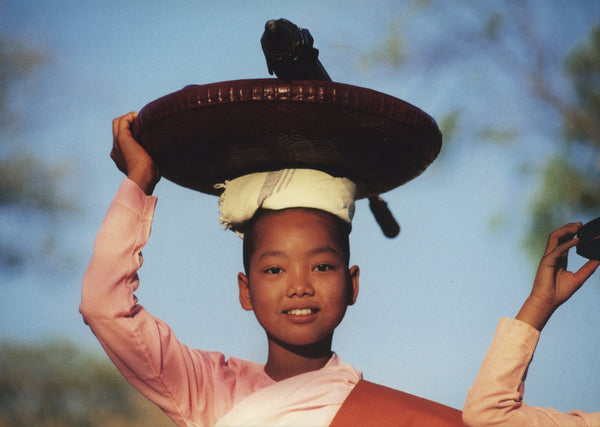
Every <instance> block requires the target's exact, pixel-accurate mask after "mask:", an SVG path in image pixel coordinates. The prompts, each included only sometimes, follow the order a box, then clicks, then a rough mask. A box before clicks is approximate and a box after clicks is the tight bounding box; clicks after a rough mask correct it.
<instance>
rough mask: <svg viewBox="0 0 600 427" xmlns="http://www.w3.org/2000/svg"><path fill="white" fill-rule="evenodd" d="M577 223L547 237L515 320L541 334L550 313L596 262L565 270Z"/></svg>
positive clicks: (578, 227)
mask: <svg viewBox="0 0 600 427" xmlns="http://www.w3.org/2000/svg"><path fill="white" fill-rule="evenodd" d="M581 227H582V224H581V223H580V222H578V223H571V224H567V225H564V226H563V227H561V228H559V229H558V230H556V231H554V232H552V234H550V238H549V239H548V245H547V246H546V251H545V252H544V256H543V257H542V260H541V262H540V266H539V268H538V271H537V274H536V277H535V280H534V282H533V289H532V290H531V294H530V295H529V297H528V298H527V300H526V301H525V303H524V304H523V307H522V308H521V310H520V311H519V314H518V315H517V317H516V319H518V320H522V321H524V322H526V323H529V324H530V325H531V326H533V327H534V328H536V329H537V330H539V331H541V330H542V328H543V327H544V325H545V324H546V322H547V321H548V319H549V318H550V316H551V315H552V313H554V311H555V310H556V309H557V308H558V307H559V306H560V305H561V304H562V303H564V302H565V301H566V300H568V299H569V298H570V297H571V296H572V295H573V294H574V293H575V292H576V291H577V290H578V289H579V288H580V287H581V286H582V285H583V284H584V283H585V281H586V280H587V279H588V278H589V277H590V276H591V275H592V274H593V273H594V271H595V270H596V268H598V266H599V265H600V261H593V260H590V261H588V262H587V263H585V264H584V265H583V266H582V267H581V268H580V269H579V270H578V271H576V272H574V273H573V272H570V271H568V270H567V259H568V254H569V249H571V248H572V247H574V246H575V245H577V243H578V242H579V239H578V238H576V237H575V235H576V234H577V232H578V231H579V229H580V228H581Z"/></svg>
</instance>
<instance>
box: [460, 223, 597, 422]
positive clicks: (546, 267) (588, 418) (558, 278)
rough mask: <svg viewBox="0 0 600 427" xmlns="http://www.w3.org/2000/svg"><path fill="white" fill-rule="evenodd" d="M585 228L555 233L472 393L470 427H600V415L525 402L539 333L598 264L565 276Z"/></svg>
mask: <svg viewBox="0 0 600 427" xmlns="http://www.w3.org/2000/svg"><path fill="white" fill-rule="evenodd" d="M580 228H581V223H572V224H567V225H565V226H563V227H561V228H559V229H558V230H556V231H554V232H553V233H552V234H551V235H550V238H549V239H548V245H547V247H546V250H545V252H544V256H543V258H542V260H541V262H540V265H539V268H538V271H537V274H536V277H535V280H534V284H533V288H532V290H531V293H530V295H529V297H528V298H527V299H526V300H525V303H524V304H523V306H522V307H521V310H520V311H519V313H518V314H517V316H516V318H515V319H508V318H502V319H501V320H500V322H499V324H498V329H497V330H496V335H495V336H494V339H493V341H492V344H491V346H490V348H489V349H488V352H487V354H486V356H485V358H484V360H483V363H482V365H481V369H480V371H479V374H478V375H477V379H476V380H475V383H474V384H473V387H471V389H470V390H469V392H468V394H467V398H466V401H465V407H464V409H463V420H464V422H465V424H466V425H467V426H488V425H505V426H512V425H529V426H554V425H555V426H561V425H583V426H588V425H600V412H596V413H592V414H590V413H585V412H582V411H572V412H570V413H568V414H565V413H563V412H560V411H558V410H555V409H551V408H544V409H542V408H536V407H531V406H528V405H527V404H525V403H524V402H523V390H524V380H525V374H526V372H527V368H528V366H529V363H530V362H531V358H532V357H533V352H534V350H535V347H536V345H537V342H538V339H539V335H540V331H541V330H542V329H543V327H544V325H545V324H546V322H547V321H548V319H549V318H550V316H552V313H554V311H555V310H556V309H557V308H558V307H560V305H561V304H563V303H564V302H565V301H567V300H568V299H569V298H570V297H571V296H572V295H573V294H574V293H575V292H576V291H577V290H578V289H579V288H580V287H581V286H582V285H583V284H584V283H585V281H586V280H587V279H588V278H589V277H590V276H591V275H592V274H593V273H594V271H595V270H596V269H597V268H598V265H600V262H598V261H588V262H586V263H585V264H584V265H583V266H582V267H581V268H580V269H579V270H577V271H576V272H571V271H568V270H567V258H568V253H569V249H571V248H572V247H574V246H575V245H576V244H577V242H578V239H577V238H576V237H574V236H575V235H576V234H577V231H578V230H579V229H580Z"/></svg>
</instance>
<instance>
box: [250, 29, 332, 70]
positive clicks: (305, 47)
mask: <svg viewBox="0 0 600 427" xmlns="http://www.w3.org/2000/svg"><path fill="white" fill-rule="evenodd" d="M313 43H314V40H313V37H312V36H311V34H310V32H309V31H308V30H307V29H306V28H300V27H298V26H297V25H295V24H293V23H292V22H290V21H288V20H287V19H283V18H281V19H277V20H274V19H270V20H269V21H267V23H266V24H265V32H264V33H263V35H262V37H261V39H260V44H261V46H262V49H263V53H264V54H265V59H266V60H267V68H268V70H269V74H271V75H272V74H273V73H275V75H276V76H277V77H278V78H280V79H282V80H326V81H331V78H330V77H329V75H328V74H327V71H325V68H323V65H321V62H320V61H319V59H318V56H319V50H318V49H315V48H314V47H313Z"/></svg>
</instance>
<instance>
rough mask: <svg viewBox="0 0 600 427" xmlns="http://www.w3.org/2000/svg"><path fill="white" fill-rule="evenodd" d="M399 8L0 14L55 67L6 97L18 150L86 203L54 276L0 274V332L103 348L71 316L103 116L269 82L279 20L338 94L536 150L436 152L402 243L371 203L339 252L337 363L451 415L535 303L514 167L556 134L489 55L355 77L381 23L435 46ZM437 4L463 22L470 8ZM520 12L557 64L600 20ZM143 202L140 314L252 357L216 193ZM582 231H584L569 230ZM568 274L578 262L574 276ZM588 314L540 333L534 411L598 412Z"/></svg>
mask: <svg viewBox="0 0 600 427" xmlns="http://www.w3.org/2000/svg"><path fill="white" fill-rule="evenodd" d="M410 4H411V2H407V1H405V2H398V1H371V2H361V1H331V2H318V1H302V0H299V1H294V2H281V1H258V2H243V1H203V2H200V1H195V2H194V1H181V2H170V3H169V2H164V1H128V2H117V1H104V2H92V1H66V0H59V1H53V2H39V1H38V2H34V1H27V0H24V1H23V0H21V1H16V0H15V1H0V26H2V28H3V31H4V34H6V35H8V36H11V37H14V38H19V39H22V40H24V41H25V42H27V43H29V44H32V45H33V46H38V47H40V48H41V49H43V50H44V51H46V52H47V54H48V56H49V57H50V58H51V60H50V62H49V63H48V64H47V65H46V66H45V68H44V69H43V71H42V72H40V73H38V74H36V76H35V78H34V80H33V81H31V82H29V83H28V84H27V86H26V87H25V88H23V92H22V93H20V94H19V96H18V97H17V98H16V99H15V107H16V108H18V109H20V110H21V112H23V113H24V114H25V117H26V120H25V123H26V125H25V126H24V131H23V133H22V134H21V136H20V137H22V138H23V140H24V141H27V143H28V146H29V147H32V149H33V150H34V151H35V152H36V153H38V154H39V155H40V156H41V157H42V158H44V159H46V160H47V162H48V164H50V165H52V164H57V163H60V164H62V163H66V164H68V165H69V166H70V168H71V173H70V174H69V175H68V176H67V178H66V179H65V181H64V194H65V195H66V196H67V197H70V198H73V199H74V200H77V202H78V204H79V205H80V209H79V210H78V211H77V212H75V213H74V214H72V215H70V216H69V217H66V218H60V220H59V222H58V224H57V225H56V227H55V230H54V231H55V233H56V235H57V237H56V246H57V252H58V253H59V255H60V256H59V258H61V259H62V258H65V259H68V260H69V262H68V263H66V264H67V265H66V266H65V267H61V269H60V272H59V273H56V272H54V273H53V274H47V273H45V272H44V269H43V268H42V267H39V266H38V264H42V265H43V264H44V260H39V261H34V262H33V263H32V265H31V267H30V268H28V269H27V270H24V271H20V272H13V273H6V272H5V273H2V274H1V275H0V280H1V281H2V286H0V319H1V320H2V321H1V322H0V337H7V338H19V339H26V340H33V339H40V338H44V339H51V338H52V337H56V336H65V337H68V338H70V339H72V340H74V341H75V342H77V343H80V344H81V345H83V346H86V347H88V348H90V349H93V350H95V351H99V352H100V351H101V349H100V346H99V345H98V344H97V343H96V341H95V339H94V337H93V335H92V334H91V332H90V331H89V330H88V329H87V327H86V326H85V325H83V322H82V321H81V316H80V315H79V314H78V311H77V307H78V304H79V296H80V290H79V289H80V281H81V277H82V275H83V271H84V269H85V266H86V265H87V262H88V261H89V258H90V256H91V251H92V245H93V240H94V236H95V233H96V231H97V229H98V227H99V225H100V223H101V221H102V218H103V217H104V214H105V212H106V209H107V207H108V205H109V203H110V201H111V199H112V196H113V194H114V192H115V191H116V189H117V187H118V185H119V183H120V181H121V179H122V176H121V175H120V174H119V172H118V171H117V169H116V168H115V167H114V166H113V164H112V162H111V160H110V158H109V152H110V145H111V120H112V119H113V118H114V117H116V116H118V115H120V114H122V113H125V112H128V111H130V110H139V109H141V108H142V107H143V106H144V105H146V104H147V103H148V102H151V101H152V100H154V99H156V98H158V97H160V96H163V95H165V94H167V93H171V92H174V91H176V90H178V89H180V88H182V87H184V86H186V85H188V84H203V83H212V82H216V81H224V80H234V79H246V78H264V77H269V75H268V73H267V69H266V65H265V61H264V57H263V55H262V51H261V50H260V43H259V40H260V36H261V34H262V30H263V25H264V22H265V21H266V20H268V19H270V18H280V17H285V18H287V19H289V20H291V21H293V22H295V23H297V24H298V25H301V26H304V27H307V28H309V29H310V31H311V33H312V35H313V36H314V38H315V45H316V47H317V48H318V49H319V50H320V59H321V61H322V63H323V65H324V66H325V68H326V69H327V71H328V72H329V74H330V76H331V77H332V78H333V80H335V81H339V82H343V83H348V84H354V85H357V86H364V87H368V88H371V89H375V90H379V91H382V92H385V93H389V94H391V95H393V96H396V97H399V98H402V99H404V100H406V101H408V102H411V103H413V104H415V105H417V106H419V107H421V108H422V109H424V110H425V111H427V112H428V113H429V114H431V115H432V116H433V117H435V118H440V117H441V116H442V115H443V114H445V113H447V112H448V111H450V110H452V109H453V108H456V107H457V106H458V107H461V108H464V109H465V111H468V113H469V116H468V117H469V121H468V122H466V123H463V124H462V127H463V129H462V133H461V135H462V137H463V138H465V139H466V138H471V139H473V138H475V136H474V135H473V134H472V132H471V133H470V132H469V129H470V125H472V126H473V128H474V127H476V125H477V124H479V123H481V122H485V121H490V122H492V123H498V124H503V123H516V126H517V127H518V128H519V130H520V131H521V132H522V134H523V135H525V137H526V138H527V139H528V140H529V141H530V143H529V144H527V145H525V146H519V147H513V148H509V149H506V148H503V147H496V146H493V145H489V144H484V143H478V141H477V140H476V139H474V140H473V141H471V143H470V144H448V145H447V146H444V148H443V156H444V158H445V160H444V161H445V162H446V163H445V164H444V166H443V167H442V166H438V165H436V164H434V165H433V166H432V167H430V168H429V169H428V170H427V171H426V172H425V173H424V174H423V175H422V176H420V177H419V178H417V179H416V180H414V181H411V182H410V183H408V184H406V185H404V186H402V187H400V188H398V189H396V190H393V191H391V192H389V193H388V194H385V195H384V198H385V200H386V201H387V202H388V204H389V206H390V207H391V209H392V211H393V212H394V214H395V216H396V217H397V219H398V220H399V222H400V224H401V226H402V232H401V235H400V236H399V237H398V238H396V239H393V240H388V239H386V238H385V237H383V235H382V234H381V232H380V231H379V229H378V227H377V225H376V224H375V222H374V220H373V218H372V216H371V214H370V212H369V210H368V207H367V204H366V202H364V201H362V202H359V203H358V206H357V214H356V216H355V222H354V229H353V232H352V235H351V245H352V262H353V263H356V264H358V265H360V267H361V276H360V281H361V290H360V294H359V298H358V302H357V304H356V305H355V306H353V307H351V308H350V310H349V311H348V314H347V316H346V319H345V320H344V322H343V324H342V325H341V326H340V328H339V329H338V331H337V332H336V336H335V338H334V350H335V351H336V352H338V354H339V355H340V356H341V357H342V359H343V360H344V361H346V362H348V363H351V364H353V365H354V366H355V367H356V368H358V369H361V370H363V372H364V374H365V377H366V378H367V379H370V380H372V381H376V382H379V383H383V384H385V385H388V386H390V387H394V388H398V389H401V390H403V391H406V392H409V393H413V394H417V395H420V396H423V397H426V398H429V399H432V400H436V401H439V402H442V403H445V404H448V405H451V406H454V407H457V408H461V407H462V404H463V401H464V397H465V394H466V392H467V390H468V388H469V386H470V385H471V384H472V382H473V380H474V379H475V376H476V373H477V370H478V368H479V365H480V362H481V360H482V358H483V355H484V354H485V351H486V349H487V346H488V344H489V342H490V340H491V338H492V335H493V332H494V330H495V326H496V323H497V321H498V319H499V317H501V316H514V315H515V314H516V312H517V311H518V308H519V307H520V305H521V303H522V301H523V300H524V298H525V297H526V296H527V294H528V293H529V290H530V287H531V283H532V279H533V273H534V271H533V268H532V266H531V264H530V263H529V262H528V261H527V259H526V258H525V257H524V252H523V251H522V250H521V248H520V239H521V235H522V233H523V232H524V229H525V226H526V225H527V223H528V220H529V219H528V217H527V212H526V208H525V207H526V204H527V202H528V199H527V197H528V195H529V194H530V193H531V191H533V190H534V189H535V188H536V184H537V182H535V181H534V180H531V179H524V178H523V177H521V176H519V175H517V174H516V173H515V171H517V170H518V168H519V165H520V162H521V161H522V160H523V159H527V158H530V157H536V156H539V155H541V154H542V155H543V154H544V153H547V152H548V151H549V150H551V149H552V146H549V145H548V143H547V141H548V140H549V139H550V138H552V137H554V136H556V132H557V126H558V123H557V117H555V116H552V114H551V113H549V112H548V111H545V110H543V109H541V110H540V109H538V108H537V107H538V106H537V105H536V104H535V102H534V101H532V100H531V96H530V95H529V94H528V93H527V92H526V91H525V90H523V87H524V86H525V85H526V82H525V80H526V79H525V78H523V80H515V79H514V76H510V75H507V74H506V70H505V69H503V68H502V67H497V66H496V65H495V64H493V63H491V62H490V61H489V58H486V57H485V55H484V53H482V55H481V57H479V56H477V55H474V56H473V57H472V58H471V59H470V60H469V61H468V62H465V63H456V62H452V61H448V62H449V65H448V66H447V67H438V68H436V69H424V68H423V67H421V68H418V67H416V66H413V65H411V61H413V63H417V64H418V63H419V62H420V61H422V60H423V58H422V57H421V56H420V55H419V52H420V51H419V50H418V49H413V48H412V46H410V48H411V49H410V53H411V55H410V56H409V58H408V59H409V63H408V65H407V66H406V67H405V68H401V69H400V70H391V69H386V68H385V67H383V68H380V69H370V70H368V69H364V68H361V67H360V66H359V59H360V57H361V55H363V54H365V53H366V52H368V51H369V49H370V48H372V47H373V46H375V45H377V43H378V42H379V41H380V40H381V39H382V38H383V37H384V36H385V34H386V30H387V28H388V25H389V23H390V20H392V19H398V20H399V21H400V22H403V23H404V24H405V25H406V34H407V35H408V37H410V40H413V41H414V43H415V46H417V47H421V46H423V47H424V51H427V49H430V48H432V46H431V45H430V43H433V42H435V43H438V44H439V43H440V42H443V40H444V37H440V34H439V33H440V31H441V29H444V28H448V26H447V25H446V24H448V23H447V22H446V23H441V22H439V19H440V15H439V13H436V8H435V6H434V7H433V9H428V10H427V11H421V12H419V13H416V14H414V15H412V18H411V19H408V20H405V21H402V19H401V18H402V16H405V14H408V12H407V11H408V10H409V5H410ZM434 4H435V3H434ZM450 4H451V5H454V6H455V7H456V9H457V10H458V13H456V14H454V15H453V16H455V17H458V16H460V10H461V9H460V5H461V4H463V3H462V2H450ZM492 4H493V3H492ZM533 4H534V6H535V8H534V9H535V10H536V14H535V16H534V18H535V19H536V21H535V22H536V24H538V25H539V26H540V28H542V31H543V32H544V33H545V34H553V36H554V38H551V39H550V40H551V41H552V43H554V46H555V49H556V52H557V55H561V54H563V53H564V52H566V51H568V49H570V48H571V47H572V46H573V45H574V44H575V43H578V42H581V41H583V40H584V38H585V37H586V36H587V32H588V30H589V28H590V26H591V25H592V24H593V23H598V19H599V18H600V7H599V6H598V5H596V4H595V3H594V2H592V1H589V2H585V1H579V2H572V3H569V7H567V6H564V5H563V2H558V1H552V2H533ZM442 24H443V25H442ZM452 36H453V34H448V37H449V38H451V37H452ZM433 47H434V48H436V49H438V50H439V51H440V52H444V51H445V47H444V46H443V45H441V46H439V45H438V46H433ZM515 49H516V50H515V52H519V46H518V45H516V46H515ZM415 70H418V73H417V72H416V71H415ZM411 72H412V73H411ZM490 82H492V84H490ZM155 194H157V196H158V197H159V202H158V209H157V213H156V218H155V223H154V227H153V231H152V236H151V240H150V243H149V245H148V246H147V248H146V249H145V250H144V256H145V264H144V267H143V268H142V270H141V271H140V277H141V287H140V290H139V291H138V293H137V295H138V297H139V299H140V302H141V303H142V304H143V305H144V306H145V307H146V308H147V309H148V310H149V311H150V312H152V313H153V314H154V315H156V316H158V317H161V318H162V319H164V320H166V321H167V322H168V323H169V324H170V325H171V327H172V328H173V329H174V331H175V333H176V334H177V336H178V337H179V338H180V340H182V341H183V342H185V343H187V344H189V345H190V346H193V347H197V348H201V349H206V350H218V351H221V352H223V353H225V354H226V355H233V356H236V357H242V358H247V359H251V360H255V361H259V362H260V361H264V360H265V356H266V339H265V337H264V334H263V332H262V331H261V330H260V328H259V327H258V325H257V323H256V321H255V319H254V317H253V315H252V314H251V313H247V312H245V311H243V310H242V309H241V307H240V306H239V303H238V302H237V284H236V274H237V272H238V271H240V270H241V269H242V266H241V241H240V239H239V238H237V236H235V235H233V234H232V233H228V232H226V231H224V230H223V229H222V228H221V226H220V225H219V223H218V221H217V220H216V216H217V202H216V198H214V197H211V196H207V195H204V194H200V193H196V192H193V191H191V190H187V189H184V188H181V187H178V186H176V185H174V184H172V183H170V182H168V181H166V180H163V181H161V183H160V184H159V186H158V187H157V190H156V192H155ZM499 212H500V213H509V214H510V215H508V222H507V224H505V226H504V228H502V229H501V233H492V232H491V231H490V227H489V222H490V218H492V217H493V216H494V215H496V214H498V213H499ZM579 219H581V220H583V221H585V220H587V219H586V218H566V219H565V222H568V221H571V220H579ZM588 219H591V218H588ZM21 220H22V219H21ZM11 221H13V222H14V224H15V227H19V225H21V226H23V224H22V221H21V223H20V222H19V219H15V218H13V219H11ZM13 222H11V224H12V223H13ZM17 229H18V228H17ZM39 232H40V226H39V225H38V226H36V224H28V225H27V226H26V227H23V228H22V229H20V231H19V233H20V235H21V238H22V239H23V240H24V241H28V239H29V240H31V241H35V240H36V239H38V238H41V237H40V236H38V234H37V233H39ZM46 262H48V261H47V260H46ZM581 262H582V260H581V259H580V258H578V257H577V256H576V255H574V254H573V255H572V265H573V266H576V265H578V264H581ZM599 301H600V286H598V280H597V279H595V280H592V281H590V283H589V284H588V286H585V287H584V288H583V289H581V290H580V291H579V292H578V293H577V294H576V295H575V296H574V297H573V298H572V300H571V301H569V302H568V303H567V304H566V305H565V306H563V307H561V309H560V310H559V311H558V312H557V313H556V314H555V316H554V317H553V318H552V320H551V321H550V323H549V324H548V326H547V327H546V329H545V330H544V332H543V335H542V340H541V342H540V345H539V347H538V350H537V352H536V356H535V359H534V363H533V364H532V366H531V368H530V371H529V377H528V382H527V392H526V401H527V402H528V403H529V404H533V405H538V406H550V407H555V408H557V409H561V410H563V411H567V410H570V409H574V408H578V409H583V410H587V411H597V410H599V408H600V402H599V401H598V395H599V391H600V369H598V366H597V354H598V352H599V350H600V335H599V334H598V330H599V329H600V316H599V315H598V310H597V305H598V302H599Z"/></svg>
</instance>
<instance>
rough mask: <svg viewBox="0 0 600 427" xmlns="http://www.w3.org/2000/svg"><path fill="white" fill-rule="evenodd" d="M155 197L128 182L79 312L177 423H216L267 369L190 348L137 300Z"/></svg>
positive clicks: (100, 238)
mask: <svg viewBox="0 0 600 427" xmlns="http://www.w3.org/2000/svg"><path fill="white" fill-rule="evenodd" d="M156 200H157V199H156V197H153V196H150V197H149V196H146V195H145V194H144V193H143V191H142V190H141V189H140V188H139V187H138V186H137V185H136V184H135V183H133V182H132V181H130V180H128V179H125V180H124V181H123V183H122V184H121V187H120V188H119V191H118V192H117V195H116V196H115V199H114V200H113V202H112V204H111V206H110V208H109V210H108V213H107V215H106V217H105V219H104V222H103V223H102V226H101V228H100V230H99V232H98V235H97V236H96V242H95V245H94V254H93V257H92V260H91V262H90V264H89V266H88V268H87V270H86V272H85V275H84V279H83V286H82V299H81V304H80V307H79V310H80V312H81V313H82V315H83V319H84V322H85V323H86V324H88V325H89V326H90V328H91V329H92V331H93V332H94V334H95V335H96V337H97V338H98V340H99V341H100V343H101V345H102V347H103V348H104V350H105V351H106V353H107V354H108V356H109V357H110V359H111V360H112V361H113V363H114V364H115V365H116V367H117V368H118V369H119V371H120V372H121V373H122V374H123V376H124V377H125V378H126V379H127V380H128V381H129V382H130V383H131V384H132V385H133V386H134V387H135V388H136V389H138V391H140V392H141V393H142V394H144V395H145V396H146V397H147V398H149V399H150V400H152V401H153V402H154V403H156V404H157V405H158V406H160V407H161V408H162V409H163V411H165V413H166V414H167V415H168V416H169V417H171V419H173V421H175V422H176V423H177V424H179V425H188V424H190V423H193V424H194V425H212V424H214V423H215V422H216V420H217V419H218V418H219V417H220V416H222V415H223V413H225V412H227V411H228V410H229V409H230V408H231V406H232V405H234V404H235V402H236V401H238V400H240V399H241V398H243V397H245V395H246V394H247V393H249V392H250V391H251V390H252V388H253V387H255V386H256V382H257V381H256V379H257V378H258V380H259V382H260V380H261V379H262V378H263V377H261V375H263V376H264V371H262V369H261V367H260V366H258V365H256V366H255V365H254V364H252V363H251V362H245V361H239V359H235V360H234V359H230V360H229V361H225V358H224V356H223V355H222V354H220V353H216V352H202V351H199V350H194V349H190V348H188V347H187V346H185V345H183V344H181V343H180V342H179V341H178V340H177V338H176V337H175V335H174V334H173V331H172V330H171V329H170V328H169V326H168V325H167V324H166V323H164V322H163V321H161V320H159V319H157V318H155V317H153V316H151V315H150V314H149V313H148V312H147V311H146V310H145V309H144V308H143V307H142V306H141V305H139V304H138V303H137V298H136V297H135V295H134V291H135V290H136V289H137V287H138V285H139V281H138V276H137V271H138V269H139V268H140V267H141V266H142V254H141V250H142V247H143V246H144V245H145V244H146V242H147V241H148V238H149V236H150V228H151V223H152V219H153V216H154V209H155V206H156ZM240 376H241V377H244V380H245V381H246V383H244V381H241V380H240ZM253 379H254V380H253ZM240 383H243V384H241V385H240ZM190 420H193V421H190Z"/></svg>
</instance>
